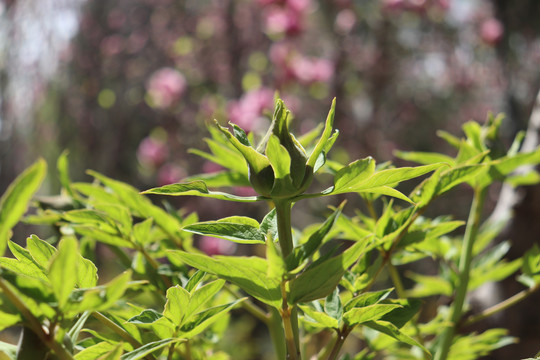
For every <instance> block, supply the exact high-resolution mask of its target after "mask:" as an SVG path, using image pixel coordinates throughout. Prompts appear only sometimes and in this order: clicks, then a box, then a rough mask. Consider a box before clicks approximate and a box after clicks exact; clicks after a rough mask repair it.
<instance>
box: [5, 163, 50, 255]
mask: <svg viewBox="0 0 540 360" xmlns="http://www.w3.org/2000/svg"><path fill="white" fill-rule="evenodd" d="M46 171H47V164H46V163H45V161H44V160H43V159H40V160H38V161H37V162H35V163H34V164H33V165H32V166H30V167H29V168H28V169H26V170H25V171H24V172H23V173H22V174H20V175H19V176H18V177H17V178H16V179H15V180H14V181H13V182H12V183H11V184H10V185H9V186H8V188H7V190H6V192H5V193H4V194H3V195H2V197H1V198H0V255H3V254H4V251H5V249H6V245H7V242H8V240H9V238H10V236H11V235H10V233H11V229H12V228H13V227H14V226H15V225H16V224H17V223H18V222H19V220H20V218H21V217H22V216H23V215H24V213H25V212H26V209H27V207H28V203H29V202H30V200H31V199H32V196H34V194H35V193H36V191H37V190H38V189H39V187H40V185H41V183H42V182H43V179H44V178H45V174H46Z"/></svg>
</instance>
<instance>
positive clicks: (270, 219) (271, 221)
mask: <svg viewBox="0 0 540 360" xmlns="http://www.w3.org/2000/svg"><path fill="white" fill-rule="evenodd" d="M259 230H260V231H261V232H262V233H263V234H264V235H268V234H270V236H271V237H272V238H273V239H275V238H276V236H277V233H278V228H277V216H276V208H273V209H272V210H270V212H269V213H268V214H266V216H265V217H264V219H263V220H262V221H261V225H260V227H259Z"/></svg>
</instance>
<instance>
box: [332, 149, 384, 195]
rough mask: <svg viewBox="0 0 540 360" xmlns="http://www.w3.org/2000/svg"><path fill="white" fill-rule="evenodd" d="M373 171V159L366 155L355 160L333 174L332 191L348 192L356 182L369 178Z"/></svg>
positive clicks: (336, 192)
mask: <svg viewBox="0 0 540 360" xmlns="http://www.w3.org/2000/svg"><path fill="white" fill-rule="evenodd" d="M374 172H375V160H373V158H372V157H367V158H365V159H362V160H356V161H354V162H352V163H350V164H349V165H347V166H345V167H344V168H342V169H341V170H339V171H338V172H337V174H336V175H335V176H334V189H333V191H332V193H334V194H338V193H342V192H348V191H349V190H350V189H352V188H353V187H354V186H355V185H356V184H358V183H360V182H362V181H364V180H365V179H367V178H369V177H370V176H371V175H372V174H373V173H374Z"/></svg>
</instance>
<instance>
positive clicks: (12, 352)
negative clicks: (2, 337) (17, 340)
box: [0, 341, 17, 360]
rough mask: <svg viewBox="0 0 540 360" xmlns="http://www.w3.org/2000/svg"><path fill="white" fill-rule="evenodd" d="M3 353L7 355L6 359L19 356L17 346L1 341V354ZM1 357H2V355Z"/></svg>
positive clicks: (13, 359)
mask: <svg viewBox="0 0 540 360" xmlns="http://www.w3.org/2000/svg"><path fill="white" fill-rule="evenodd" d="M1 354H5V356H7V358H6V359H10V360H15V359H16V358H17V346H16V345H13V344H10V343H7V342H3V341H0V355H1ZM0 359H2V358H1V357H0ZM2 360H4V359H2Z"/></svg>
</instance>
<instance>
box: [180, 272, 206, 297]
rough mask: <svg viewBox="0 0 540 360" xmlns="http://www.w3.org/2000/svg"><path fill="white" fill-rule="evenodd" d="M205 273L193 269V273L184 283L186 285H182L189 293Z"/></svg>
mask: <svg viewBox="0 0 540 360" xmlns="http://www.w3.org/2000/svg"><path fill="white" fill-rule="evenodd" d="M205 275H206V273H205V272H204V271H201V270H197V271H195V273H194V274H193V275H192V276H191V277H190V278H189V280H188V282H187V283H186V286H184V289H186V290H187V291H189V292H190V293H191V292H192V291H193V289H195V287H196V286H197V285H198V284H199V282H201V281H202V279H203V278H204V276H205Z"/></svg>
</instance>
